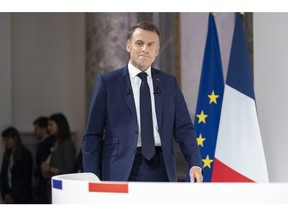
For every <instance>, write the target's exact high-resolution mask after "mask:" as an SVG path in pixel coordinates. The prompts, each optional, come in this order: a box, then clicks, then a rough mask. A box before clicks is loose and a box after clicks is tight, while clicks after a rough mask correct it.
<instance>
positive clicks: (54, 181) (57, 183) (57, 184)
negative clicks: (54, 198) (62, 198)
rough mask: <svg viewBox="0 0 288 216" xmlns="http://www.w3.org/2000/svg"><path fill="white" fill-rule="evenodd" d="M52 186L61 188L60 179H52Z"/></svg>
mask: <svg viewBox="0 0 288 216" xmlns="http://www.w3.org/2000/svg"><path fill="white" fill-rule="evenodd" d="M53 188H57V189H60V190H62V181H61V180H55V179H53Z"/></svg>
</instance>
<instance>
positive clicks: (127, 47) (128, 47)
mask: <svg viewBox="0 0 288 216" xmlns="http://www.w3.org/2000/svg"><path fill="white" fill-rule="evenodd" d="M126 50H127V52H129V53H130V52H131V44H130V42H129V41H127V42H126Z"/></svg>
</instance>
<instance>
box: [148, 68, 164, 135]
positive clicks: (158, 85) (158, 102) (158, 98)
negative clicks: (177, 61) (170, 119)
mask: <svg viewBox="0 0 288 216" xmlns="http://www.w3.org/2000/svg"><path fill="white" fill-rule="evenodd" d="M151 72H152V79H153V87H154V99H155V109H156V116H157V123H158V128H159V130H160V128H161V122H162V105H163V102H162V94H161V89H162V82H161V77H160V73H159V71H157V70H155V69H153V68H152V69H151Z"/></svg>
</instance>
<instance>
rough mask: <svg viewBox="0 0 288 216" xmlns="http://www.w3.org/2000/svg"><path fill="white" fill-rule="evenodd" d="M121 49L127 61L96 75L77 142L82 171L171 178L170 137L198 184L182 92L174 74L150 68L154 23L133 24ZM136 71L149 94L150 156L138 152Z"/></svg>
mask: <svg viewBox="0 0 288 216" xmlns="http://www.w3.org/2000/svg"><path fill="white" fill-rule="evenodd" d="M126 49H127V51H128V52H129V53H130V61H129V63H128V65H126V66H125V67H123V68H121V69H118V70H115V71H113V72H110V73H105V74H102V75H100V76H98V77H97V79H96V83H95V88H94V92H93V97H92V101H91V106H90V112H89V117H88V122H87V129H86V133H85V135H84V139H83V146H82V153H83V165H84V172H92V173H94V174H96V175H97V176H98V177H99V178H100V179H101V180H103V181H150V182H156V181H158V182H159V181H160V182H168V181H170V182H175V181H177V175H176V165H175V155H174V154H175V153H174V148H173V137H174V138H175V140H176V141H177V143H178V144H179V145H180V149H181V151H182V153H183V155H184V158H185V159H186V161H187V163H188V165H189V167H190V179H191V182H194V179H196V181H197V182H202V180H203V176H202V163H201V157H200V152H199V148H198V145H197V143H196V138H195V131H194V126H193V124H192V121H191V118H190V115H189V112H188V109H187V105H186V102H185V100H184V97H183V94H182V93H181V90H180V88H179V86H178V84H177V81H176V79H175V77H173V76H171V75H169V74H166V73H163V72H162V71H159V70H156V69H154V68H152V67H151V65H152V63H153V62H154V60H155V58H156V57H157V55H158V53H159V49H160V34H159V31H158V29H157V27H156V26H154V25H153V24H151V23H145V22H142V23H139V24H137V25H135V26H133V27H132V28H131V29H130V31H129V33H128V38H127V43H126ZM138 73H147V74H145V75H147V82H148V86H149V89H150V96H151V108H152V124H153V125H152V126H151V127H153V128H152V129H151V131H153V137H154V141H153V143H154V144H153V155H154V156H153V157H152V158H149V159H147V158H146V157H144V156H143V150H142V140H141V121H143V120H144V119H143V120H142V119H141V115H140V102H139V101H140V85H141V82H142V78H140V77H139V75H138ZM149 104H150V103H149ZM149 106H150V105H149ZM145 120H146V119H145ZM154 145H155V146H154ZM154 148H155V149H154Z"/></svg>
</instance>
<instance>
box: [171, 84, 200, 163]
mask: <svg viewBox="0 0 288 216" xmlns="http://www.w3.org/2000/svg"><path fill="white" fill-rule="evenodd" d="M175 91H176V97H175V103H176V104H175V125H174V137H175V140H176V141H177V143H179V145H180V149H181V151H182V153H183V155H184V157H185V159H186V161H187V162H188V164H189V167H192V166H199V167H201V168H202V162H201V156H200V150H199V147H198V145H197V142H196V135H195V129H194V125H193V123H192V121H191V118H190V115H189V111H188V108H187V104H186V102H185V99H184V96H183V94H182V92H181V90H180V88H179V86H178V84H177V81H176V80H175Z"/></svg>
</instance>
